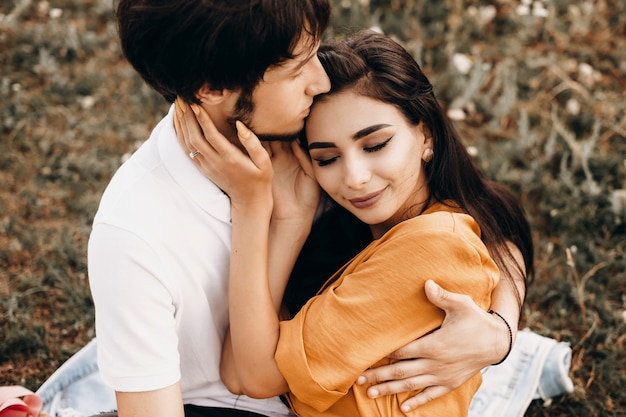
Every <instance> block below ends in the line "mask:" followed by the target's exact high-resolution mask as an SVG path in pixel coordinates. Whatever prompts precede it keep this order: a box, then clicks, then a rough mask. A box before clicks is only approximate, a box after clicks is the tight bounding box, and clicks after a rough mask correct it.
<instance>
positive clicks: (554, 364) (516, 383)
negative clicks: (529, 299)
mask: <svg viewBox="0 0 626 417" xmlns="http://www.w3.org/2000/svg"><path fill="white" fill-rule="evenodd" d="M571 358H572V350H571V348H570V347H569V345H568V344H567V343H563V342H560V343H557V342H556V340H554V339H551V338H548V337H544V336H540V335H538V334H536V333H533V332H530V331H520V332H518V334H517V340H516V341H515V346H514V347H513V350H512V351H511V354H510V355H509V357H508V358H507V359H506V360H505V361H504V362H503V363H501V364H500V365H497V366H489V367H487V368H485V369H483V371H482V374H483V383H482V385H481V387H480V389H479V390H478V392H477V393H476V395H475V396H474V399H473V400H472V403H471V405H470V410H469V417H485V416H488V417H522V416H523V415H524V413H525V412H526V409H527V408H528V406H529V405H530V402H531V401H532V400H533V399H536V398H543V399H547V398H549V397H553V396H556V395H561V394H564V393H569V392H572V391H573V390H574V384H573V382H572V380H571V379H570V377H569V369H570V364H571Z"/></svg>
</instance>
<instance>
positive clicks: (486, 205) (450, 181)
mask: <svg viewBox="0 0 626 417" xmlns="http://www.w3.org/2000/svg"><path fill="white" fill-rule="evenodd" d="M318 55H319V58H320V60H321V62H322V65H323V66H324V68H325V69H326V72H327V73H328V76H329V78H330V81H331V85H332V88H331V91H330V92H329V93H327V94H325V95H322V96H319V98H317V100H324V98H325V97H328V96H330V95H333V94H336V93H339V92H341V91H345V90H347V89H351V90H353V91H355V92H356V93H357V94H361V95H363V96H367V97H370V98H373V99H375V100H379V101H381V102H384V103H389V104H392V105H394V106H396V107H397V108H398V109H400V111H401V112H402V113H403V114H404V116H405V117H406V118H407V120H408V121H409V122H410V123H412V124H415V125H417V124H418V123H420V122H423V123H424V125H425V126H426V127H428V129H429V130H430V132H431V134H432V138H433V150H434V158H433V160H432V161H431V162H429V163H428V164H426V165H425V171H426V178H427V182H428V185H429V188H430V196H429V200H428V201H427V202H426V204H425V205H424V209H425V208H427V207H428V206H429V205H430V204H431V203H433V202H442V203H444V202H445V201H446V200H453V201H454V202H456V203H457V204H458V205H459V206H460V207H461V208H462V209H463V210H464V211H465V212H466V213H468V214H469V215H471V216H472V217H473V218H474V219H475V220H476V221H477V222H478V224H479V225H480V228H481V236H482V240H483V242H484V243H485V245H486V246H487V247H488V248H489V251H490V253H491V255H492V257H493V258H494V260H495V261H496V263H497V264H498V266H499V267H500V270H501V271H502V272H503V274H502V275H503V277H504V278H507V279H509V280H512V271H510V270H509V268H507V263H506V262H507V261H514V258H513V255H512V252H511V251H510V250H509V247H508V246H507V242H512V243H513V244H515V245H516V246H517V247H518V248H519V250H520V251H521V253H522V255H523V257H524V268H523V269H522V266H521V265H519V264H518V263H517V262H514V264H515V265H518V271H517V272H518V273H519V274H521V276H524V277H525V278H526V279H525V281H524V284H525V285H526V283H527V282H529V280H530V278H531V277H532V275H533V272H534V268H533V242H532V236H531V233H530V227H529V224H528V221H527V219H526V216H525V213H524V209H523V208H522V206H521V204H520V202H519V201H518V199H517V198H516V197H515V196H514V195H513V193H512V192H511V191H510V190H508V189H507V188H506V187H504V186H503V185H500V184H497V183H495V182H493V181H490V180H489V179H487V178H486V177H485V176H484V175H483V174H482V173H481V172H480V171H479V170H478V169H477V168H476V167H475V165H474V163H473V161H472V159H471V156H470V155H469V153H468V152H467V149H466V148H465V146H464V145H463V143H462V142H461V139H460V137H459V135H458V133H457V132H456V130H455V129H454V127H453V125H452V123H451V121H450V120H449V119H448V117H447V116H446V114H445V112H444V111H443V109H442V107H441V106H440V104H439V102H438V101H437V99H436V98H435V95H434V93H433V87H432V85H431V83H430V81H428V79H427V78H426V76H425V75H424V73H423V72H422V70H421V68H420V67H419V65H418V64H417V62H415V60H414V59H413V57H412V56H411V55H410V54H409V53H408V52H407V51H406V50H405V49H404V48H403V47H402V46H400V45H399V44H398V43H396V42H395V41H393V40H392V39H390V38H389V37H387V36H384V35H381V34H379V33H376V32H372V31H362V32H358V33H356V34H354V35H353V36H352V37H350V38H349V39H348V40H346V41H342V42H336V43H332V44H326V45H323V46H322V47H321V48H320V50H319V54H318ZM509 264H510V263H509ZM524 271H525V274H524ZM511 283H512V281H511ZM513 287H514V288H515V289H516V291H517V286H515V285H513ZM518 298H519V299H520V307H521V304H522V303H523V300H522V299H521V297H518Z"/></svg>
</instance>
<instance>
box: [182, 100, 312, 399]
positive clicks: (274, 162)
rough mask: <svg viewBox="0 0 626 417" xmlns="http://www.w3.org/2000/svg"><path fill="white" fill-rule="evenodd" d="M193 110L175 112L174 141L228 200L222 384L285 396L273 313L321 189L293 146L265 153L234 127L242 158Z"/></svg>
mask: <svg viewBox="0 0 626 417" xmlns="http://www.w3.org/2000/svg"><path fill="white" fill-rule="evenodd" d="M192 109H193V110H194V113H195V114H196V117H197V120H196V118H195V117H194V116H193V115H191V114H189V113H185V112H184V111H178V110H179V109H177V115H178V118H180V119H181V120H179V121H178V122H177V126H176V127H177V131H178V132H179V139H180V140H181V142H182V143H183V144H184V146H185V147H188V148H190V149H197V150H199V151H200V154H201V155H202V162H203V163H202V164H199V163H196V165H197V166H198V167H199V168H200V169H201V170H202V172H203V173H204V174H205V175H206V176H207V177H209V178H211V179H212V180H213V181H214V182H216V184H217V185H218V186H220V188H222V189H223V190H224V191H225V192H226V193H227V194H228V195H229V197H230V199H231V218H232V225H233V231H232V248H231V267H230V289H229V291H230V295H231V296H230V300H229V310H230V320H231V328H230V330H229V334H228V335H227V337H226V339H225V342H224V347H223V352H222V363H221V369H220V371H221V375H222V379H223V381H224V383H225V384H226V386H227V387H228V388H229V389H230V390H231V391H233V392H236V393H241V392H243V393H245V394H247V395H249V396H252V397H263V398H265V397H271V396H275V395H277V394H280V393H283V392H285V391H286V390H287V386H286V383H285V381H284V379H283V378H282V376H281V375H280V372H278V370H277V368H276V365H275V361H274V351H275V348H276V344H277V341H278V310H279V308H280V304H281V301H282V295H283V292H284V288H285V285H286V282H287V279H288V277H289V273H290V271H291V269H292V267H293V264H294V262H295V259H296V258H297V255H298V253H299V251H300V249H301V247H302V245H303V244H304V241H305V239H306V236H307V235H308V232H309V230H310V227H311V223H312V221H313V217H314V214H315V209H316V208H317V205H318V201H319V187H318V185H317V183H316V182H315V181H314V180H313V179H312V175H310V169H309V171H306V168H310V167H306V165H305V169H303V168H302V167H301V166H300V163H299V162H298V161H303V162H308V160H307V159H306V156H305V155H304V153H303V152H302V151H301V150H300V149H299V148H297V146H295V144H293V145H292V144H284V143H279V142H277V143H273V144H271V145H267V144H266V148H267V150H266V149H264V148H263V146H262V145H261V143H260V142H259V141H258V139H257V138H256V136H255V135H254V134H253V133H252V132H250V131H249V130H248V129H247V128H245V127H244V126H243V125H242V124H240V123H238V131H239V139H240V141H241V143H242V145H243V146H244V148H245V149H246V151H247V153H248V155H245V154H244V153H243V152H241V151H240V150H239V149H237V148H236V147H234V146H233V145H232V144H230V143H228V141H227V140H226V139H225V138H224V137H223V136H222V135H221V134H220V133H219V132H218V131H217V129H215V126H214V125H213V124H212V123H211V120H210V118H209V117H208V114H206V113H205V112H204V111H202V110H201V109H200V108H198V107H195V106H192ZM181 110H182V109H181ZM198 123H199V125H198ZM180 136H182V138H181V137H180ZM205 138H210V139H205ZM209 141H210V147H207V144H208V142H209ZM267 151H269V154H270V155H271V156H272V157H271V159H270V157H269V155H268V152H267ZM213 170H215V171H218V172H219V175H216V174H215V173H214V172H212V171H213ZM214 177H216V178H217V180H216V178H214ZM272 180H273V181H272ZM275 201H277V202H278V203H276V204H274V202H275ZM270 217H271V223H270ZM268 270H269V271H272V274H271V277H272V279H271V280H269V279H268V275H269V274H268ZM250 346H254V347H255V349H250Z"/></svg>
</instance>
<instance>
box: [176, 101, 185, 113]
mask: <svg viewBox="0 0 626 417" xmlns="http://www.w3.org/2000/svg"><path fill="white" fill-rule="evenodd" d="M178 104H179V105H180V109H181V110H182V111H183V113H187V103H185V100H183V99H182V98H179V99H178Z"/></svg>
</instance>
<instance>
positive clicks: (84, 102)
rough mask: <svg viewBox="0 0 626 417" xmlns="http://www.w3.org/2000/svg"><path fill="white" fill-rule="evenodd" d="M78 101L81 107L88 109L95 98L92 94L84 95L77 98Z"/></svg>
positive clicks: (94, 101)
mask: <svg viewBox="0 0 626 417" xmlns="http://www.w3.org/2000/svg"><path fill="white" fill-rule="evenodd" d="M79 102H80V106H81V107H82V108H83V109H85V110H89V109H90V108H92V107H93V105H94V104H96V99H95V98H93V97H92V96H84V97H81V98H80V99H79Z"/></svg>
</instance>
